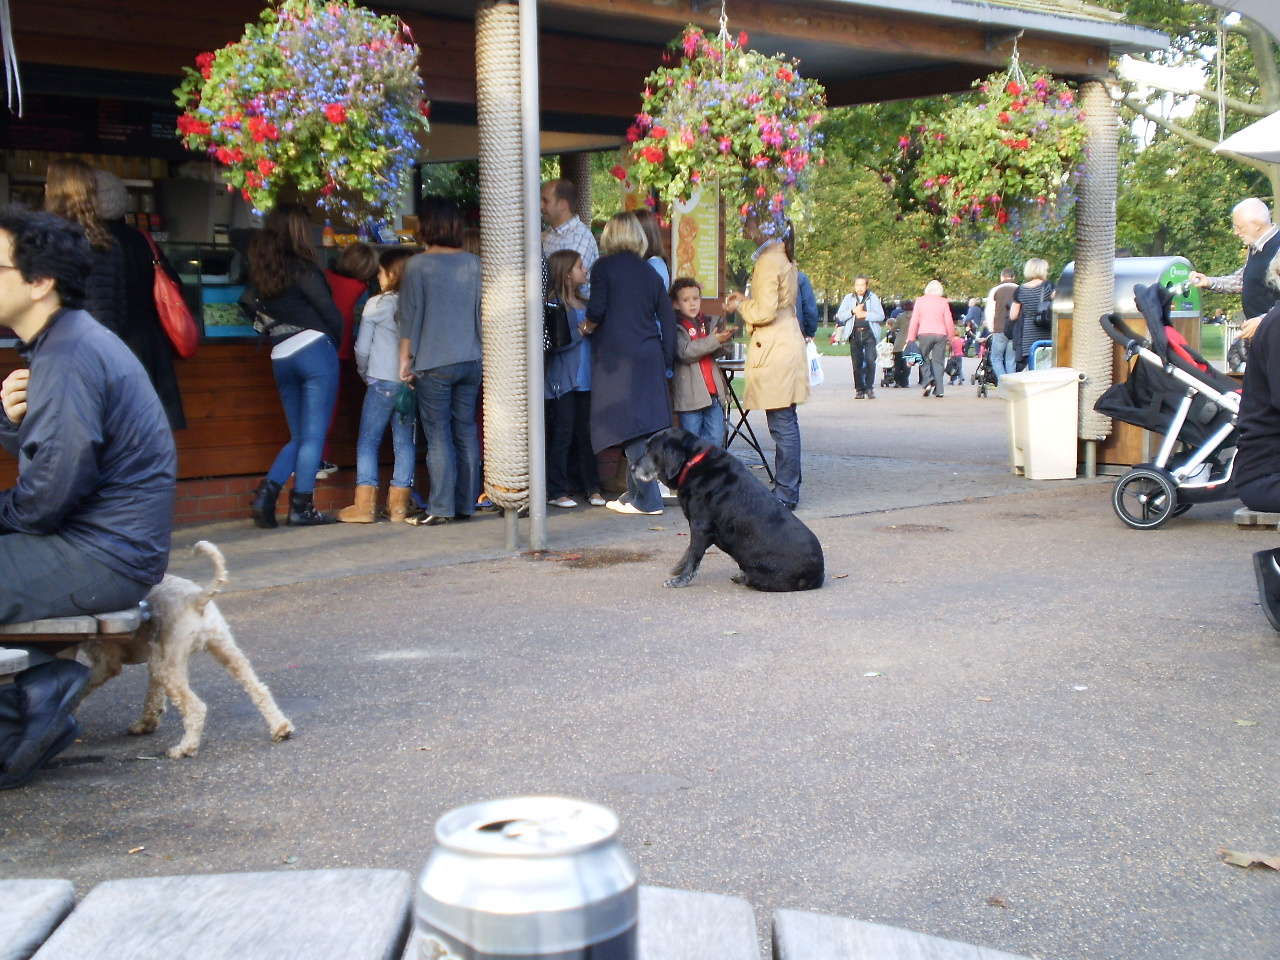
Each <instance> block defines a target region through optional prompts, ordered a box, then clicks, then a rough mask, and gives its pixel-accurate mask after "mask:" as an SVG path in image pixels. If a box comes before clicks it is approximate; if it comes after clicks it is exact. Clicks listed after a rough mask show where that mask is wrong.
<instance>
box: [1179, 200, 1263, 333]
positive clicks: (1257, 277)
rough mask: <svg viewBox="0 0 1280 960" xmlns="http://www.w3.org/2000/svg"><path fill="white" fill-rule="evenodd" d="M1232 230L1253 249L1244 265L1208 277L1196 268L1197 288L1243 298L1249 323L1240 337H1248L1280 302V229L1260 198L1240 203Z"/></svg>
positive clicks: (1193, 276)
mask: <svg viewBox="0 0 1280 960" xmlns="http://www.w3.org/2000/svg"><path fill="white" fill-rule="evenodd" d="M1231 232H1232V233H1234V234H1235V235H1236V236H1237V237H1239V238H1240V242H1241V243H1243V244H1244V245H1245V246H1246V247H1247V248H1248V250H1249V252H1248V255H1247V256H1246V257H1245V262H1244V266H1243V267H1241V268H1240V269H1239V270H1237V271H1236V272H1235V273H1233V274H1231V275H1230V276H1225V277H1207V276H1205V275H1204V274H1203V273H1198V272H1195V271H1192V273H1191V276H1190V280H1191V282H1192V283H1193V284H1195V285H1196V286H1197V287H1201V288H1205V289H1208V290H1211V291H1213V292H1214V293H1233V294H1237V295H1239V297H1240V300H1241V303H1242V305H1243V307H1244V315H1245V322H1244V324H1243V325H1242V326H1241V327H1240V336H1242V337H1244V338H1246V339H1248V338H1250V337H1252V336H1253V334H1254V331H1256V330H1257V329H1258V324H1259V323H1261V322H1262V318H1263V317H1265V316H1266V315H1267V312H1268V311H1269V310H1270V309H1271V308H1272V307H1274V306H1275V305H1276V303H1277V302H1280V228H1277V227H1276V225H1275V224H1274V223H1272V222H1271V211H1270V210H1268V209H1267V205H1266V204H1265V203H1263V202H1262V201H1261V200H1259V199H1258V198H1257V197H1249V198H1248V199H1247V200H1241V201H1240V202H1239V203H1237V204H1236V206H1235V209H1234V210H1232V211H1231Z"/></svg>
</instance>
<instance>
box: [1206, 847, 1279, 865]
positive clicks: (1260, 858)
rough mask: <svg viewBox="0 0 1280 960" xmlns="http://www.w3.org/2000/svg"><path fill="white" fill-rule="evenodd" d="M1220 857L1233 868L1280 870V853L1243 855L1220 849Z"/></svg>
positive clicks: (1235, 851) (1250, 853)
mask: <svg viewBox="0 0 1280 960" xmlns="http://www.w3.org/2000/svg"><path fill="white" fill-rule="evenodd" d="M1218 856H1220V857H1222V862H1223V863H1225V864H1229V865H1230V866H1233V867H1244V868H1245V869H1246V870H1247V869H1248V868H1249V867H1269V868H1271V869H1272V870H1280V853H1258V852H1256V851H1250V852H1248V853H1241V852H1239V851H1238V850H1228V849H1227V848H1226V847H1219V848H1218Z"/></svg>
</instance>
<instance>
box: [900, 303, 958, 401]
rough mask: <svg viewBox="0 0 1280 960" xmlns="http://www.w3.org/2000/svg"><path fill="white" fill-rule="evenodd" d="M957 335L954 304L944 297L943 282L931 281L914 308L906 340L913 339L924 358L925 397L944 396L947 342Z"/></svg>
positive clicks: (922, 370) (922, 369) (922, 371)
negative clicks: (943, 384) (953, 314)
mask: <svg viewBox="0 0 1280 960" xmlns="http://www.w3.org/2000/svg"><path fill="white" fill-rule="evenodd" d="M955 335H956V324H955V319H954V318H953V317H952V316H951V304H950V303H948V302H947V298H946V297H945V296H944V290H943V287H942V282H941V281H939V280H930V281H929V283H928V284H927V285H926V286H925V288H924V296H923V297H918V298H917V299H916V303H915V306H914V307H913V308H912V310H911V326H910V327H909V328H908V330H907V340H908V341H910V340H914V341H915V342H916V346H918V347H919V348H920V355H921V356H922V357H924V364H923V366H922V367H921V373H922V375H923V378H924V395H925V396H926V397H927V396H930V395H932V396H935V397H939V398H941V397H942V373H943V370H944V368H945V367H946V363H947V345H948V344H950V343H951V338H952V337H954V336H955Z"/></svg>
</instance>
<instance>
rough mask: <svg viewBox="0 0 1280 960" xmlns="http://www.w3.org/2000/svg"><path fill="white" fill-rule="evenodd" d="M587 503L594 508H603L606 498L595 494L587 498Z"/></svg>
mask: <svg viewBox="0 0 1280 960" xmlns="http://www.w3.org/2000/svg"><path fill="white" fill-rule="evenodd" d="M587 503H589V504H591V505H592V506H593V507H603V506H604V504H605V501H604V497H602V496H600V494H598V493H593V494H591V496H589V497H587Z"/></svg>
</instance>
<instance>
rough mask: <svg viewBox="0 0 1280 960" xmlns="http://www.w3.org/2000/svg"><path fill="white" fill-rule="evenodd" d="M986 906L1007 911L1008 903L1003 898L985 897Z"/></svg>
mask: <svg viewBox="0 0 1280 960" xmlns="http://www.w3.org/2000/svg"><path fill="white" fill-rule="evenodd" d="M987 906H989V907H1003V908H1004V909H1005V910H1008V909H1009V903H1008V901H1006V900H1005V898H1004V897H987Z"/></svg>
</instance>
